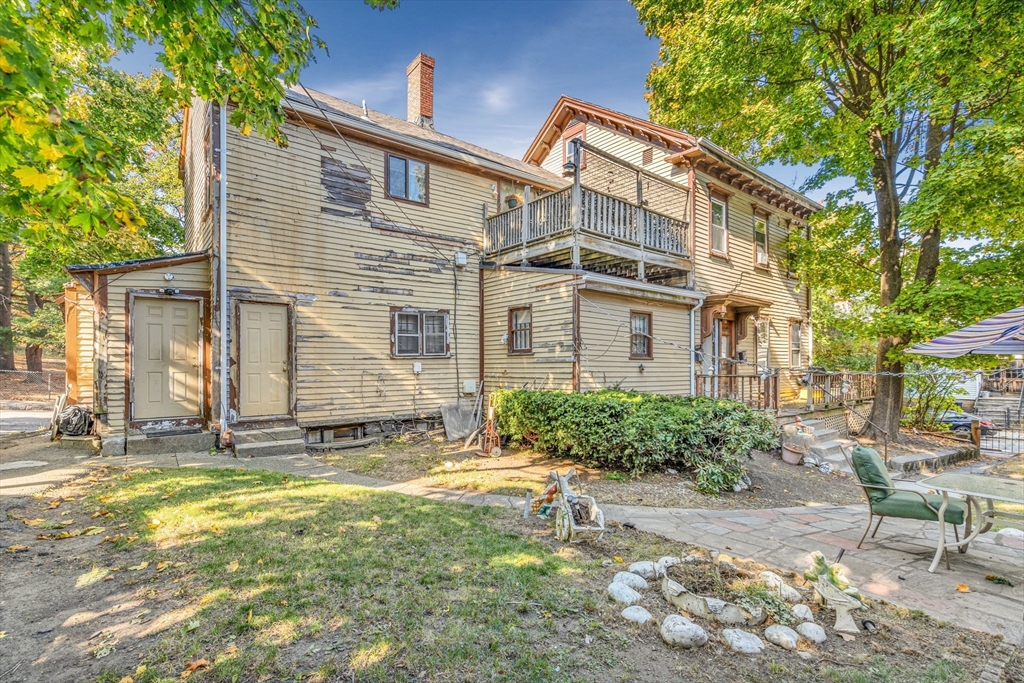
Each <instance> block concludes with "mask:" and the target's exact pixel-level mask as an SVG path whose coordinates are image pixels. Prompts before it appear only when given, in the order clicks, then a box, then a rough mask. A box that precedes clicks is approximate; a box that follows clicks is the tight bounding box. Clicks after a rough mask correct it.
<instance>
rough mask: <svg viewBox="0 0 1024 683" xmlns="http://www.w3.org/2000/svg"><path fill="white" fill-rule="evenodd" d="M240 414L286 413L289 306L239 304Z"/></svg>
mask: <svg viewBox="0 0 1024 683" xmlns="http://www.w3.org/2000/svg"><path fill="white" fill-rule="evenodd" d="M238 340H239V343H238V346H239V348H238V351H239V363H238V380H239V385H240V386H239V402H238V408H239V416H240V417H259V416H262V415H287V414H288V413H289V412H290V410H289V408H290V401H289V398H290V396H289V385H290V379H289V376H290V374H289V366H288V307H287V306H279V305H275V304H250V303H244V304H240V305H239V338H238Z"/></svg>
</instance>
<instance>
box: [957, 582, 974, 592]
mask: <svg viewBox="0 0 1024 683" xmlns="http://www.w3.org/2000/svg"><path fill="white" fill-rule="evenodd" d="M956 592H957V593H970V592H971V587H970V586H968V585H967V584H966V583H958V584H957V585H956Z"/></svg>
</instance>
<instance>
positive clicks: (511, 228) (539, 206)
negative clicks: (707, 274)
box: [484, 187, 689, 257]
mask: <svg viewBox="0 0 1024 683" xmlns="http://www.w3.org/2000/svg"><path fill="white" fill-rule="evenodd" d="M572 193H573V188H572V187H567V188H565V189H564V190H559V191H558V192H552V193H550V194H546V195H542V196H540V197H538V198H537V199H535V200H533V201H530V202H528V203H526V204H525V205H524V206H520V207H517V208H514V209H509V210H507V211H502V212H501V213H499V214H497V215H495V216H492V217H490V218H488V219H487V231H486V234H485V241H484V249H485V251H487V252H492V253H493V252H499V251H504V250H508V249H514V248H516V247H523V246H526V245H529V244H532V243H536V242H540V241H544V240H547V239H551V238H553V237H554V236H556V235H569V234H572V232H573V228H574V225H573V202H572ZM579 214H580V216H579V231H580V232H581V233H586V234H589V235H594V236H597V237H600V238H604V239H607V240H610V241H613V242H618V243H622V244H626V245H629V246H633V247H641V248H643V249H644V250H649V251H656V252H661V253H665V254H671V255H674V256H683V257H687V256H688V255H689V253H688V249H687V232H686V231H687V224H686V221H681V220H679V219H676V218H672V217H671V216H666V215H664V214H660V213H657V212H655V211H651V210H649V209H646V208H644V207H642V206H638V205H636V204H632V203H630V202H627V201H625V200H623V199H620V198H619V197H614V196H612V195H609V194H605V193H603V192H598V191H597V190H592V189H590V188H586V187H581V188H580V205H579ZM524 218H525V219H526V220H525V223H526V226H527V229H526V232H525V234H524V231H523V223H524Z"/></svg>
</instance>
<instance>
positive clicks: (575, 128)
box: [562, 123, 587, 170]
mask: <svg viewBox="0 0 1024 683" xmlns="http://www.w3.org/2000/svg"><path fill="white" fill-rule="evenodd" d="M576 138H579V139H580V140H582V141H583V142H586V141H587V125H586V124H585V123H577V124H574V125H572V126H569V127H568V128H566V129H565V132H564V133H562V165H563V166H564V165H565V164H566V163H568V162H569V161H572V145H570V144H569V143H570V142H572V141H573V140H574V139H576ZM586 165H587V153H586V151H583V150H581V151H580V170H582V169H583V167H584V166H586Z"/></svg>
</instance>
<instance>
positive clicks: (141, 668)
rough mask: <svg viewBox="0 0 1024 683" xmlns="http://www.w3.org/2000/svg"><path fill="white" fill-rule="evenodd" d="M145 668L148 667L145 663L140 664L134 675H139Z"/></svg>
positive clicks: (144, 671)
mask: <svg viewBox="0 0 1024 683" xmlns="http://www.w3.org/2000/svg"><path fill="white" fill-rule="evenodd" d="M147 668H148V667H147V666H146V665H145V664H140V665H139V668H138V669H136V670H135V675H136V676H141V675H142V674H144V673H146V669H147Z"/></svg>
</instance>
